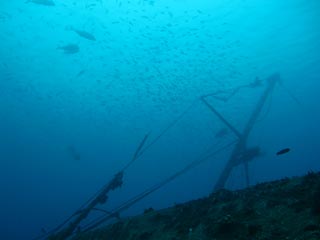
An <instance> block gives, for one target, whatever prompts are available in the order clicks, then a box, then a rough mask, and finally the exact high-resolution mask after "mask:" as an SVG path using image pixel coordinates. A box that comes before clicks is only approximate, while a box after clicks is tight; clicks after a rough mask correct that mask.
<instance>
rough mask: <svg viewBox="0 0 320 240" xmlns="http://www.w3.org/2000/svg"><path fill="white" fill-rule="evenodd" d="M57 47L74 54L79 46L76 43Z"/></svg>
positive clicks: (66, 52)
mask: <svg viewBox="0 0 320 240" xmlns="http://www.w3.org/2000/svg"><path fill="white" fill-rule="evenodd" d="M58 49H61V50H63V53H65V54H74V53H77V52H79V46H78V45H77V44H72V43H71V44H67V45H65V46H62V47H58Z"/></svg>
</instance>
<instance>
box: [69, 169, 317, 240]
mask: <svg viewBox="0 0 320 240" xmlns="http://www.w3.org/2000/svg"><path fill="white" fill-rule="evenodd" d="M89 239H95V240H102V239H112V240H227V239H237V240H269V239H274V240H277V239H279V240H291V239H292V240H293V239H294V240H302V239H308V240H316V239H317V240H318V239H320V174H319V173H313V172H312V173H308V174H307V175H305V176H303V177H295V178H290V179H289V178H285V179H282V180H278V181H273V182H267V183H261V184H258V185H256V186H254V187H251V188H248V189H244V190H238V191H228V190H221V191H218V192H216V193H213V194H211V195H210V196H209V197H207V198H203V199H198V200H194V201H190V202H188V203H185V204H179V205H176V206H174V207H172V208H168V209H164V210H160V211H155V210H153V209H151V208H150V209H147V210H146V211H145V212H144V214H143V215H140V216H136V217H132V218H128V219H124V220H122V221H120V222H118V223H115V224H112V225H109V226H106V227H104V228H100V229H98V230H95V231H91V232H87V233H82V234H79V235H78V236H76V237H74V238H73V240H89Z"/></svg>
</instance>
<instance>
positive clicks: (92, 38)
mask: <svg viewBox="0 0 320 240" xmlns="http://www.w3.org/2000/svg"><path fill="white" fill-rule="evenodd" d="M67 29H68V30H71V31H74V32H75V33H76V34H78V35H79V36H80V37H82V38H85V39H87V40H90V41H96V38H95V36H93V35H92V34H91V33H89V32H86V31H83V30H79V29H76V28H73V27H70V28H67Z"/></svg>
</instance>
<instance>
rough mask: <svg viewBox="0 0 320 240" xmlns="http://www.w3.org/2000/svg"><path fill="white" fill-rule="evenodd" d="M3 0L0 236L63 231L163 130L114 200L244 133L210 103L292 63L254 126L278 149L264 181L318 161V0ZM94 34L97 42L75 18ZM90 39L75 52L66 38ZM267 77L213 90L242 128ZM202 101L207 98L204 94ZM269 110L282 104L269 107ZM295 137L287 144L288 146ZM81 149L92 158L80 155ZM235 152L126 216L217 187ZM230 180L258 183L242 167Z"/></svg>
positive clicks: (261, 176) (267, 147) (270, 150)
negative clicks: (39, 0)
mask: <svg viewBox="0 0 320 240" xmlns="http://www.w3.org/2000/svg"><path fill="white" fill-rule="evenodd" d="M55 4H56V5H55V6H52V7H49V6H43V5H39V4H34V3H32V2H27V3H26V2H24V1H17V0H12V1H1V3H0V27H1V31H0V38H1V44H0V54H1V55H0V110H1V111H0V133H1V137H0V192H1V197H0V212H1V215H0V218H1V219H0V238H1V239H31V238H32V237H35V236H37V235H38V234H39V233H40V229H41V228H42V227H44V228H46V229H50V228H52V227H54V226H55V225H57V224H58V223H60V222H61V221H62V220H64V219H65V218H66V217H67V216H69V215H70V214H72V213H73V212H74V211H75V210H76V209H77V208H78V207H79V206H80V205H81V204H82V203H83V202H84V201H85V200H87V199H88V198H89V197H90V196H91V195H92V194H93V193H95V192H96V191H97V190H98V189H99V188H100V187H101V186H102V185H104V184H105V183H106V182H108V181H109V180H110V179H111V178H112V176H113V175H114V174H115V173H116V172H117V171H119V170H120V169H121V168H122V167H123V166H124V165H125V164H126V163H127V162H128V161H130V159H131V157H132V155H133V153H134V151H135V149H136V147H137V146H138V144H139V142H140V141H141V140H142V138H143V136H144V135H145V134H146V133H148V132H150V136H149V139H148V141H152V140H153V139H154V138H155V137H156V136H158V134H160V133H161V131H162V130H163V129H165V128H166V127H167V126H168V125H169V124H170V123H171V122H172V121H174V119H176V118H177V117H179V115H180V114H181V113H182V112H184V111H185V109H187V108H189V106H190V105H192V104H193V105H192V107H191V108H189V110H188V111H187V113H186V114H185V115H184V116H183V118H182V119H181V120H180V121H179V122H178V123H177V124H176V125H175V126H174V127H173V128H171V129H170V130H169V131H168V132H167V133H166V134H165V135H164V136H163V137H162V138H160V139H159V141H158V142H157V143H156V144H154V145H153V146H152V147H151V148H150V149H149V150H148V151H146V152H145V154H144V155H143V157H142V158H140V159H138V160H137V161H136V162H135V164H134V165H132V166H131V167H130V168H129V169H128V170H127V171H126V172H125V176H124V185H123V187H122V188H121V189H120V190H117V191H115V192H113V193H111V194H110V199H109V202H108V204H107V205H106V209H112V208H113V207H115V206H118V205H119V204H120V203H122V202H124V201H125V200H127V199H129V198H130V197H132V196H133V195H135V194H137V193H139V192H141V191H143V190H145V189H146V188H148V187H150V186H152V185H153V184H155V183H158V182H159V181H161V180H163V179H165V178H166V177H168V176H170V175H171V174H173V173H174V172H176V171H177V170H179V169H181V168H183V167H184V166H185V165H186V164H188V163H190V162H191V161H193V160H194V159H196V158H197V157H199V156H200V155H201V154H203V152H204V151H206V149H216V148H218V147H219V146H222V145H223V144H225V143H228V142H230V141H232V140H233V139H235V138H234V136H232V134H231V133H230V132H229V133H228V135H227V136H225V137H223V138H215V134H216V133H217V132H218V131H219V130H220V129H221V128H222V127H223V125H222V123H221V122H219V120H218V119H216V118H215V117H214V116H213V115H212V113H211V112H210V111H209V110H208V109H207V108H206V107H205V106H204V105H203V104H202V103H201V102H200V101H197V100H196V99H198V98H199V97H200V96H201V95H203V94H208V93H211V92H216V91H218V90H221V91H229V90H230V89H234V88H237V87H238V86H242V85H246V84H249V83H251V82H252V81H253V80H254V79H255V78H256V77H259V78H260V79H265V78H266V77H268V76H269V75H271V74H273V73H274V72H279V73H280V74H281V78H282V80H283V84H284V86H285V87H286V88H287V89H289V91H290V92H291V94H293V95H294V96H295V97H296V98H297V99H298V100H299V101H300V103H301V104H297V103H296V102H295V101H294V100H293V99H292V97H290V95H289V94H288V92H287V90H285V89H284V88H283V87H281V86H279V85H278V86H276V88H275V90H274V92H273V94H272V98H269V99H268V101H267V104H266V106H267V107H265V108H264V110H263V113H262V116H261V118H260V120H259V121H258V123H257V124H256V125H255V128H254V131H253V132H252V134H251V135H250V139H249V143H250V144H249V145H250V146H254V145H259V146H260V147H261V148H262V150H263V152H264V155H263V156H262V157H260V158H257V159H256V160H255V161H254V162H252V163H250V174H251V175H250V177H251V182H252V184H254V183H257V182H262V181H267V180H272V179H278V178H282V177H285V176H294V175H302V174H304V173H306V172H308V171H312V170H313V171H318V170H319V167H320V163H319V158H318V152H319V148H320V141H319V135H320V129H319V127H318V123H319V120H320V114H319V89H320V82H319V76H320V70H319V69H320V68H319V63H320V55H319V52H320V46H319V42H320V31H319V24H318V23H319V22H320V19H319V18H320V15H319V13H320V2H319V1H317V0H308V1H306V0H282V1H278V0H260V1H256V0H233V1H227V0H215V1H209V0H197V1H195V0H174V1H172V0H170V1H169V0H154V1H153V0H150V1H143V0H131V1H122V0H108V1H104V0H82V1H71V0H64V1H58V0H55ZM71 27H73V28H76V29H80V30H85V31H87V32H90V33H92V34H93V35H94V36H95V38H96V39H97V40H96V41H89V40H87V39H85V38H83V37H81V36H79V35H77V34H76V33H75V32H74V31H71V30H70V28H71ZM70 43H73V44H77V45H78V46H79V48H80V51H79V52H78V53H75V54H69V55H67V54H64V53H63V51H62V50H61V49H58V48H59V47H61V46H64V45H67V44H70ZM263 89H264V86H262V87H259V88H254V89H252V88H243V89H242V90H241V91H239V92H238V94H237V95H235V96H234V97H233V98H232V99H231V100H230V101H228V102H227V103H223V102H221V101H218V100H211V102H212V103H213V104H214V105H215V106H216V107H217V108H219V110H220V111H221V112H223V113H224V114H225V115H226V116H227V117H228V119H230V121H231V122H232V123H233V124H234V125H235V126H236V127H237V128H238V129H242V128H243V126H244V124H245V122H246V120H247V119H248V117H249V114H250V113H251V111H252V109H253V107H254V105H255V103H256V101H257V100H258V98H259V96H260V94H261V93H262V91H263ZM194 101H196V102H194ZM268 109H269V110H268ZM284 147H290V148H291V149H292V150H291V152H289V153H288V154H286V155H282V156H278V157H277V156H276V155H275V153H276V152H277V151H278V150H279V149H282V148H284ZM70 148H73V149H74V150H75V151H76V152H77V154H79V156H80V159H76V158H74V157H73V156H72V151H70ZM229 154H230V150H228V151H225V152H223V153H221V154H219V155H218V156H216V157H215V158H214V159H212V160H211V161H209V162H207V163H205V164H203V165H201V166H199V167H197V168H195V169H193V170H192V171H191V172H189V173H187V174H185V175H183V176H182V177H180V178H179V179H177V180H176V181H174V182H172V183H170V184H169V185H167V186H165V187H164V188H163V189H161V190H159V191H158V192H156V193H155V194H153V195H151V196H150V197H148V198H146V199H144V200H143V201H142V202H140V203H139V204H137V205H135V206H134V207H133V208H132V209H130V210H129V211H127V212H126V213H125V214H137V213H140V212H141V211H143V209H145V208H147V207H154V208H162V207H168V206H172V205H173V204H174V203H179V202H184V201H187V200H190V199H195V198H199V197H203V196H206V195H208V194H209V193H210V192H211V191H212V188H213V186H214V183H215V182H216V180H217V178H218V176H219V174H220V172H221V170H222V167H223V166H224V164H225V163H226V161H227V157H228V155H229ZM227 187H228V188H231V189H234V188H241V187H244V172H243V169H242V168H239V169H235V170H234V171H233V172H232V174H231V176H230V178H229V180H228V182H227Z"/></svg>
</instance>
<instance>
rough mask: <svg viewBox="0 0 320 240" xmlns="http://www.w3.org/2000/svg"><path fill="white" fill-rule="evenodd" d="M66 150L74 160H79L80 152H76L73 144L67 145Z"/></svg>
mask: <svg viewBox="0 0 320 240" xmlns="http://www.w3.org/2000/svg"><path fill="white" fill-rule="evenodd" d="M67 151H68V152H69V154H70V156H71V157H72V158H73V159H74V160H76V161H79V160H80V159H81V156H80V154H79V153H78V151H77V150H76V149H75V147H74V146H73V145H70V146H68V147H67Z"/></svg>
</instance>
